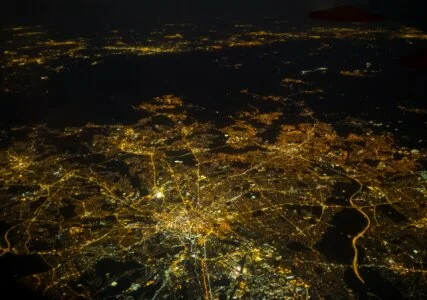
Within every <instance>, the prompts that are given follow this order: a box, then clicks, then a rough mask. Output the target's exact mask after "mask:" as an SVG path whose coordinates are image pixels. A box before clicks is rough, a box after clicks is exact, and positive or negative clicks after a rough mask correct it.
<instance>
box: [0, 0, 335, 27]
mask: <svg viewBox="0 0 427 300" xmlns="http://www.w3.org/2000/svg"><path fill="white" fill-rule="evenodd" d="M331 2H332V1H331V0H300V1H294V0H246V1H244V0H216V1H200V0H180V1H179V0H156V1H155V0H150V1H143V0H139V1H138V0H16V1H10V4H9V5H8V6H7V9H2V13H1V14H2V17H3V19H4V20H5V21H6V22H7V23H14V22H28V23H32V22H35V23H37V22H43V21H44V22H51V21H53V22H57V21H59V20H63V21H67V20H69V21H72V20H76V21H79V20H80V21H81V20H83V21H88V20H92V21H95V20H97V21H100V20H114V21H119V22H120V21H121V20H129V18H130V19H133V20H137V19H139V18H153V17H156V18H176V19H192V18H203V17H206V16H232V17H240V16H243V17H244V16H250V15H272V16H280V17H285V18H296V19H298V18H305V17H306V15H307V12H308V11H309V10H312V9H317V8H323V7H325V6H326V5H327V4H330V3H331ZM3 5H4V4H3Z"/></svg>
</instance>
